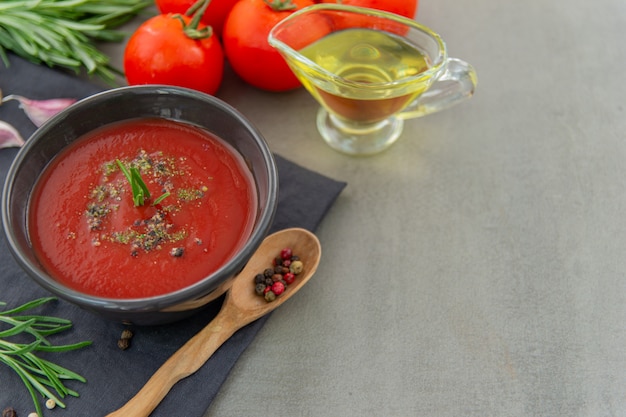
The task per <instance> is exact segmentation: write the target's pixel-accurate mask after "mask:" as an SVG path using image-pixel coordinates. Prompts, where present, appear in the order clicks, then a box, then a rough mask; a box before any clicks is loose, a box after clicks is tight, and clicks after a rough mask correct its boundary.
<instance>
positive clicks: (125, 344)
mask: <svg viewBox="0 0 626 417" xmlns="http://www.w3.org/2000/svg"><path fill="white" fill-rule="evenodd" d="M117 347H118V348H120V349H122V350H126V349H128V348H129V347H130V339H120V340H118V341H117Z"/></svg>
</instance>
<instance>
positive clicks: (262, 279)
mask: <svg viewBox="0 0 626 417" xmlns="http://www.w3.org/2000/svg"><path fill="white" fill-rule="evenodd" d="M264 282H265V275H263V274H256V276H255V277H254V283H255V284H262V283H264Z"/></svg>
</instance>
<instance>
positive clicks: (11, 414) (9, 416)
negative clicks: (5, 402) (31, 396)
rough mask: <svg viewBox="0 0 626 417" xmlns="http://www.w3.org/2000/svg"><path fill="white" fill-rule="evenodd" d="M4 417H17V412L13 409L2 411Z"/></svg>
mask: <svg viewBox="0 0 626 417" xmlns="http://www.w3.org/2000/svg"><path fill="white" fill-rule="evenodd" d="M2 417H17V411H15V409H14V408H13V407H8V408H5V409H4V410H2Z"/></svg>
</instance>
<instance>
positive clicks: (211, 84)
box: [124, 14, 224, 94]
mask: <svg viewBox="0 0 626 417" xmlns="http://www.w3.org/2000/svg"><path fill="white" fill-rule="evenodd" d="M180 19H182V20H183V21H185V25H187V24H188V23H189V22H190V20H191V19H190V18H189V17H187V16H179V18H176V17H173V15H172V14H167V15H164V14H162V15H157V16H155V17H153V18H151V19H149V20H147V21H146V22H144V23H143V24H142V25H141V26H139V28H138V29H137V30H136V31H135V33H133V35H132V36H131V37H130V39H129V40H128V44H127V45H126V49H125V51H124V72H125V74H126V80H127V81H128V84H130V85H137V84H166V85H175V86H179V87H187V88H192V89H194V90H198V91H202V92H205V93H208V94H215V93H216V92H217V90H218V89H219V87H220V84H221V83H222V78H223V75H224V52H223V49H222V46H221V44H220V43H219V40H218V39H217V37H216V36H215V35H211V36H210V37H208V38H204V39H198V40H195V39H191V38H190V37H188V36H187V35H186V34H185V31H184V28H183V23H182V22H181V20H180ZM202 27H204V25H200V26H199V27H198V29H202Z"/></svg>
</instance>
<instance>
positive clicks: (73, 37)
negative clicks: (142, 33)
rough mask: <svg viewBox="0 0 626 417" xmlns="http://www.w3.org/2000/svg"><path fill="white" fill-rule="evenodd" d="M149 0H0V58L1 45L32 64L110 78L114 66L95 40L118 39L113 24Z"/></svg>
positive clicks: (4, 56) (1, 54)
mask: <svg viewBox="0 0 626 417" xmlns="http://www.w3.org/2000/svg"><path fill="white" fill-rule="evenodd" d="M152 3H153V2H152V1H150V0H37V1H33V0H2V1H1V2H0V58H1V59H2V61H3V62H4V64H5V66H7V67H8V66H9V60H8V57H7V54H6V51H13V52H14V53H15V54H16V55H19V56H21V57H23V58H25V59H28V60H30V61H31V62H34V63H36V64H46V65H48V66H50V67H61V68H65V69H69V70H73V71H75V72H77V73H78V72H80V70H81V69H84V70H86V71H87V73H88V74H95V75H97V76H99V77H101V78H102V79H103V80H105V81H106V82H108V83H110V84H113V83H114V80H115V75H116V74H117V75H121V74H122V72H121V70H119V69H116V68H114V67H113V66H112V65H111V64H110V59H109V57H108V56H107V55H105V54H104V53H102V52H101V51H99V50H98V49H97V47H96V45H95V42H97V41H107V42H120V41H122V40H123V39H124V38H125V37H126V34H124V33H123V32H121V31H118V30H115V28H117V27H119V26H120V25H121V24H123V23H125V22H127V21H128V20H129V19H131V18H132V17H134V16H135V15H137V14H138V13H139V12H140V11H141V10H143V9H144V8H146V7H147V6H149V5H151V4H152Z"/></svg>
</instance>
